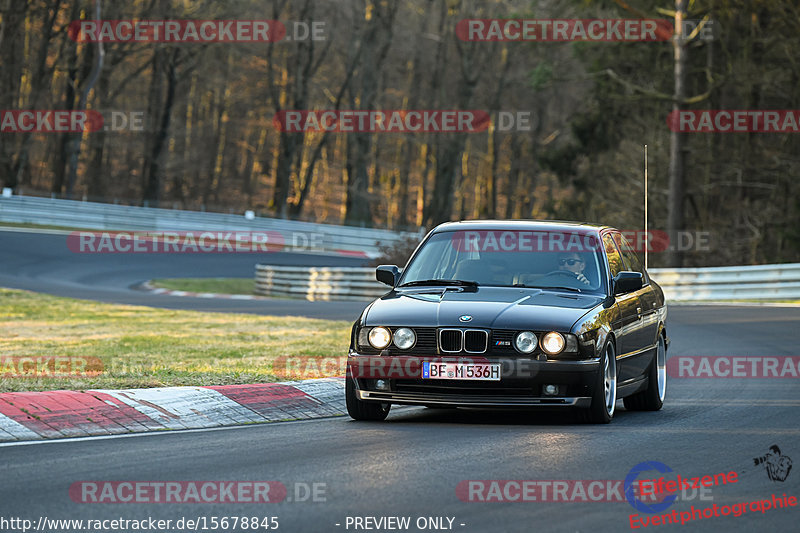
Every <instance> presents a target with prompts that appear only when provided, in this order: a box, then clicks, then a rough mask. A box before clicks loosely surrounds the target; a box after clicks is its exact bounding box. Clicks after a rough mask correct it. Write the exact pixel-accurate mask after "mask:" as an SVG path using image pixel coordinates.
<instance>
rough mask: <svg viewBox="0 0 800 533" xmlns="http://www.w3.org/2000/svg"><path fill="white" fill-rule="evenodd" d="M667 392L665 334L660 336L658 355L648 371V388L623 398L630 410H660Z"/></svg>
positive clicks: (657, 348) (626, 407)
mask: <svg viewBox="0 0 800 533" xmlns="http://www.w3.org/2000/svg"><path fill="white" fill-rule="evenodd" d="M666 394H667V346H666V343H665V342H664V336H663V335H659V336H658V346H657V347H656V356H655V357H654V358H653V362H652V363H650V368H649V370H648V371H647V388H646V389H645V390H643V391H641V392H637V393H636V394H633V395H631V396H628V397H627V398H625V399H623V400H622V401H623V403H624V404H625V409H627V410H629V411H658V410H659V409H661V407H662V406H663V405H664V397H665V396H666Z"/></svg>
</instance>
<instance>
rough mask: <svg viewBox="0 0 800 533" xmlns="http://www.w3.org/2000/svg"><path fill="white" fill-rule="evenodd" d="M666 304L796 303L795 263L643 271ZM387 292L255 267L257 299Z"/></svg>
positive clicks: (299, 271) (364, 273) (363, 275)
mask: <svg viewBox="0 0 800 533" xmlns="http://www.w3.org/2000/svg"><path fill="white" fill-rule="evenodd" d="M648 272H649V273H650V275H651V276H652V277H653V279H654V280H655V281H656V282H658V284H659V285H661V287H662V288H663V289H664V293H665V295H666V298H667V301H668V302H678V301H684V302H687V301H691V302H713V301H724V300H786V299H798V298H800V263H792V264H784V265H759V266H738V267H709V268H679V269H666V268H653V269H650V270H649V271H648ZM388 290H389V288H388V287H387V286H386V285H384V284H382V283H380V282H378V281H377V280H376V279H375V269H374V268H367V267H351V268H334V267H331V268H308V267H285V266H273V265H257V266H256V293H257V294H260V295H263V296H279V297H287V296H288V297H296V298H304V299H307V300H370V299H373V298H377V297H378V296H381V295H383V294H385V293H386V292H387V291H388Z"/></svg>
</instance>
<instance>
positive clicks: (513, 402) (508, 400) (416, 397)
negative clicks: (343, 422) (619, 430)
mask: <svg viewBox="0 0 800 533" xmlns="http://www.w3.org/2000/svg"><path fill="white" fill-rule="evenodd" d="M356 395H357V396H358V399H359V400H363V401H373V402H382V403H386V402H389V403H397V404H404V405H446V406H455V407H589V406H590V405H591V404H592V399H591V398H590V397H586V396H581V397H564V398H551V397H547V398H534V397H530V398H525V397H517V396H483V395H481V396H478V395H469V394H432V393H421V394H414V393H400V392H386V391H365V390H357V391H356Z"/></svg>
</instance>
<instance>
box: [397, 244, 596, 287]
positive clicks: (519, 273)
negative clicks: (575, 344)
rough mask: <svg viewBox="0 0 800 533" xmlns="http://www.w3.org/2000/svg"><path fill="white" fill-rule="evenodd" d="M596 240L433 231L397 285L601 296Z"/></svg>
mask: <svg viewBox="0 0 800 533" xmlns="http://www.w3.org/2000/svg"><path fill="white" fill-rule="evenodd" d="M598 242H599V241H598V239H597V237H596V236H594V235H583V234H577V233H564V232H547V231H521V230H518V231H506V230H480V231H452V232H442V233H437V234H435V235H432V236H431V237H430V238H429V239H428V240H427V241H426V242H425V244H424V245H423V246H422V247H421V248H420V250H419V251H418V252H417V254H416V255H415V256H414V258H413V259H412V260H411V262H410V263H409V265H408V267H407V268H406V269H405V272H404V274H403V277H402V279H401V280H400V286H401V287H403V286H419V285H434V284H437V283H439V284H442V285H454V284H456V285H462V286H470V285H474V284H477V285H479V286H487V285H488V286H495V287H497V286H499V287H539V288H550V289H560V290H570V291H574V292H604V291H605V285H606V284H605V281H604V280H605V278H606V275H605V264H604V263H603V262H602V261H601V255H600V253H599V248H600V245H599V244H598ZM447 280H449V281H450V283H448V281H447Z"/></svg>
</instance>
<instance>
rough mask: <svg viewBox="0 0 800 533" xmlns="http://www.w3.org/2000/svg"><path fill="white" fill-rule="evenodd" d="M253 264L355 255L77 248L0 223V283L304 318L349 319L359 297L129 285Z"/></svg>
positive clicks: (248, 270)
mask: <svg viewBox="0 0 800 533" xmlns="http://www.w3.org/2000/svg"><path fill="white" fill-rule="evenodd" d="M257 263H265V264H274V265H296V266H300V265H302V266H360V265H363V264H364V260H363V259H358V258H352V257H335V256H325V255H319V254H303V253H279V252H275V253H264V254H250V253H245V254H236V253H211V254H165V253H160V254H100V253H98V254H89V253H86V254H81V253H74V252H72V251H70V250H69V248H68V247H67V237H66V235H52V234H41V233H33V232H29V231H19V230H13V229H7V228H0V287H9V288H13V289H26V290H32V291H37V292H44V293H48V294H53V295H56V296H68V297H71V298H82V299H87V300H97V301H101V302H112V303H121V304H130V305H146V306H151V307H161V308H166V309H191V310H195V311H221V312H232V313H255V314H264V315H295V316H307V317H311V318H337V319H341V318H347V319H348V320H349V319H350V318H352V319H353V320H355V319H356V318H357V317H358V315H359V313H360V311H361V310H362V309H363V308H364V305H363V304H361V303H359V302H316V303H315V304H314V305H309V303H308V302H304V301H299V300H290V299H264V300H225V299H213V300H212V299H206V298H191V297H182V296H169V295H156V294H151V293H148V292H145V291H141V290H136V289H135V288H134V287H135V286H136V285H138V284H140V283H141V282H143V281H147V280H149V279H157V278H218V277H226V278H252V277H253V276H254V275H255V265H256V264H257Z"/></svg>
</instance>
